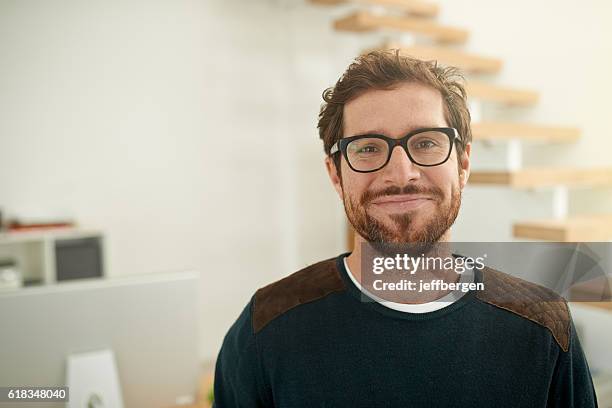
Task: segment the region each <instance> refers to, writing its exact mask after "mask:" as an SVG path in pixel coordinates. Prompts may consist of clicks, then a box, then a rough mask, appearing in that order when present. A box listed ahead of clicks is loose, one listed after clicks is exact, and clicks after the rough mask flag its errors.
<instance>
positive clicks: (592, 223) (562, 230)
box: [512, 214, 612, 242]
mask: <svg viewBox="0 0 612 408" xmlns="http://www.w3.org/2000/svg"><path fill="white" fill-rule="evenodd" d="M512 230H513V235H514V236H515V237H517V238H529V239H539V240H545V241H555V242H588V241H607V240H610V239H612V214H601V215H598V214H595V215H577V216H572V217H567V218H563V219H546V220H532V221H520V222H515V223H514V225H513V226H512Z"/></svg>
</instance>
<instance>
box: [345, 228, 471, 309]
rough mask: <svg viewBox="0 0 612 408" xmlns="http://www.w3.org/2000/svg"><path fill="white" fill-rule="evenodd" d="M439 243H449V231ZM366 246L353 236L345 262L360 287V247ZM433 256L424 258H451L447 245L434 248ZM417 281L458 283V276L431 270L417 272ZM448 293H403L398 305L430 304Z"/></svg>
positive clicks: (362, 241) (448, 272)
mask: <svg viewBox="0 0 612 408" xmlns="http://www.w3.org/2000/svg"><path fill="white" fill-rule="evenodd" d="M438 242H439V243H444V242H450V229H449V230H447V231H446V232H445V233H444V235H443V236H442V237H441V238H440V240H438ZM363 244H367V241H366V240H365V239H363V237H361V236H360V235H359V234H358V233H356V232H355V233H354V234H353V251H352V252H351V254H350V255H348V256H347V258H346V262H347V265H348V267H349V269H350V271H348V273H351V274H352V275H353V276H354V277H355V280H357V282H359V283H360V284H361V285H362V287H363V286H364V284H363V279H362V257H363V255H364V254H363V252H362V251H363V248H362V245H363ZM435 248H436V249H435V254H430V253H427V254H425V256H435V257H452V253H451V251H450V246H449V245H439V246H435ZM413 276H415V277H417V279H418V280H422V281H432V280H434V279H442V280H444V282H449V283H450V282H457V281H459V278H460V277H459V275H458V274H457V273H456V272H455V271H453V270H442V271H439V270H438V271H433V270H419V272H418V273H417V274H415V275H413ZM447 293H449V291H448V290H446V291H431V292H427V293H410V292H409V293H403V294H402V299H403V300H402V301H401V302H400V303H414V304H419V303H427V302H431V301H433V300H435V299H438V298H440V297H442V296H444V295H446V294H447Z"/></svg>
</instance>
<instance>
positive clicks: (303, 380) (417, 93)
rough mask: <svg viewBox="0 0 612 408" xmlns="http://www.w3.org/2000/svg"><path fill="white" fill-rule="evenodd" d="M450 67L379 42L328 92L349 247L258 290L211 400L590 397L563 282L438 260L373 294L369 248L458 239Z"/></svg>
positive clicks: (336, 402)
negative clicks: (403, 293) (417, 281)
mask: <svg viewBox="0 0 612 408" xmlns="http://www.w3.org/2000/svg"><path fill="white" fill-rule="evenodd" d="M457 79H458V72H457V71H456V70H455V69H452V68H440V67H437V66H436V65H435V64H434V63H431V62H424V61H419V60H416V59H412V58H409V57H406V56H402V55H400V54H399V52H372V53H369V54H366V55H363V56H360V57H359V58H357V59H356V61H355V62H354V63H353V64H351V65H350V66H349V67H348V69H347V71H346V72H345V73H344V74H343V76H342V77H341V78H340V79H339V80H338V82H337V83H336V85H335V86H334V87H333V88H330V89H328V90H326V91H325V92H324V94H323V98H324V100H325V102H326V103H325V104H324V105H323V107H322V109H321V113H320V117H319V133H320V137H321V139H322V140H323V144H324V150H325V152H326V155H327V157H326V159H325V164H326V167H327V171H328V173H329V176H330V179H331V182H332V184H333V186H334V188H335V189H336V191H337V193H338V195H339V197H340V199H341V200H342V202H343V203H344V207H345V210H346V215H347V217H348V219H349V221H350V223H351V225H352V226H353V228H354V230H355V232H356V234H355V243H354V250H353V251H352V252H351V253H350V254H342V255H340V256H337V257H333V258H330V259H327V260H324V261H321V262H318V263H315V264H313V265H310V266H308V267H307V268H304V269H302V270H300V271H298V272H295V273H294V274H292V275H290V276H288V277H286V278H284V279H281V280H280V281H277V282H275V283H272V284H270V285H268V286H266V287H263V288H261V289H259V290H258V291H257V292H256V293H255V294H254V296H253V298H252V299H251V301H250V302H249V303H248V305H247V306H246V307H245V309H244V311H243V312H242V314H241V315H240V317H239V318H238V320H237V321H236V322H235V323H234V325H233V326H232V327H231V329H230V330H229V332H228V333H227V335H226V337H225V339H224V342H223V346H222V348H221V351H220V353H219V358H218V360H217V365H216V374H215V389H214V393H215V406H217V407H219V408H221V407H451V406H452V407H496V408H499V407H513V408H516V407H593V406H596V404H597V403H596V399H595V394H594V390H593V385H592V381H591V377H590V374H589V370H588V365H587V362H586V359H585V357H584V354H583V351H582V349H581V346H580V343H579V340H578V337H577V336H576V331H575V328H574V326H573V323H572V319H571V316H570V314H569V310H568V307H567V303H566V302H565V301H564V300H563V299H562V298H560V297H559V296H557V295H556V294H555V293H554V292H552V291H550V290H547V289H545V288H542V287H540V286H537V285H534V284H531V283H528V282H526V281H523V280H520V279H517V278H514V277H511V276H509V275H506V274H504V273H501V272H499V271H496V270H494V269H491V268H488V267H483V268H480V269H479V268H472V270H471V272H472V273H471V274H462V275H461V276H458V275H457V274H455V275H454V276H455V278H453V276H452V274H448V273H445V272H444V271H442V273H441V275H440V276H442V277H444V279H441V280H439V281H440V282H438V284H437V285H436V286H435V288H434V289H432V290H430V291H426V293H425V294H423V293H422V292H419V294H418V295H417V293H416V291H414V292H412V293H408V296H407V297H404V298H402V299H401V300H399V301H397V300H398V299H395V298H394V300H393V301H389V298H386V297H385V296H382V295H381V296H377V295H376V294H373V293H372V291H373V290H374V289H376V288H375V287H374V286H376V285H374V286H373V285H372V284H371V283H372V282H371V279H370V278H371V277H372V273H371V272H372V269H368V268H367V267H366V268H365V269H364V265H366V266H367V265H369V264H368V263H367V262H364V259H365V258H366V254H365V253H364V252H366V251H369V250H370V249H371V248H372V247H373V248H374V249H373V250H374V252H376V251H378V250H380V252H379V253H385V251H386V250H387V249H388V248H387V247H386V246H387V245H391V244H402V243H406V244H410V243H415V244H419V245H421V246H420V247H419V248H420V249H424V251H426V252H427V251H429V250H431V248H432V246H433V245H434V244H437V243H444V242H449V241H450V239H451V235H450V234H451V226H452V224H453V223H454V221H455V219H456V217H457V214H458V212H459V208H460V204H461V192H462V190H463V188H464V187H465V185H466V183H467V180H468V176H469V172H470V152H471V131H470V116H469V112H468V110H467V107H466V94H465V91H464V88H463V86H462V85H461V83H460V82H459V81H458V80H457ZM368 245H371V247H368ZM428 253H429V252H428ZM459 258H460V257H459V256H455V258H454V259H459ZM395 271H396V272H397V266H396V267H395ZM420 276H425V275H420ZM368 282H369V283H368ZM446 283H453V284H460V283H461V284H470V283H471V284H480V285H481V286H482V287H484V289H483V290H470V291H468V292H465V291H456V290H449V289H444V288H441V285H443V284H446ZM379 284H380V282H379ZM432 287H433V285H432ZM364 299H365V300H364ZM385 299H386V300H385Z"/></svg>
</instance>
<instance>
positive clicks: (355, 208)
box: [326, 82, 471, 243]
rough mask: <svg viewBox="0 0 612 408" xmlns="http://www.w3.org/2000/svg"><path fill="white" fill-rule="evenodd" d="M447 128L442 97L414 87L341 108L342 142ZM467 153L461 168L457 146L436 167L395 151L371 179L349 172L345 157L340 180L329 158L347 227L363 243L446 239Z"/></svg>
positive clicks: (456, 206)
mask: <svg viewBox="0 0 612 408" xmlns="http://www.w3.org/2000/svg"><path fill="white" fill-rule="evenodd" d="M447 126H449V125H448V123H447V122H446V120H445V118H444V110H443V102H442V96H441V94H440V93H439V92H438V91H437V90H436V89H434V88H430V87H427V86H425V85H422V84H419V83H414V82H406V83H402V84H399V85H397V86H396V87H395V88H394V89H391V90H370V91H367V92H365V93H364V94H362V95H360V96H359V97H357V98H355V99H353V100H351V101H350V102H348V103H347V104H346V105H345V106H344V137H349V136H354V135H359V134H364V133H378V134H383V135H386V136H389V137H392V138H395V139H398V138H401V137H403V136H405V135H406V134H407V133H409V132H410V131H413V130H415V129H419V128H425V127H447ZM470 148H471V146H470V145H468V146H467V148H466V151H465V153H464V154H463V157H462V160H461V165H459V164H458V157H457V150H456V146H454V147H453V150H452V153H451V156H450V157H449V159H448V160H447V161H446V162H445V163H444V164H441V165H439V166H434V167H421V166H419V165H416V164H414V163H412V162H411V161H410V159H409V158H408V156H407V155H406V152H405V150H403V149H402V148H400V147H399V146H398V147H396V148H395V149H393V152H392V154H391V158H390V160H389V163H387V165H386V166H385V167H383V168H382V169H380V170H378V171H375V172H372V173H357V172H355V171H353V170H351V168H350V167H349V166H348V164H347V163H346V160H345V159H344V157H343V158H342V160H341V172H342V179H339V178H338V177H337V175H336V171H335V168H334V165H333V161H332V160H331V159H330V158H327V159H326V165H327V170H328V173H329V175H330V178H331V179H332V183H333V184H334V187H335V188H336V191H337V192H338V194H339V195H340V197H341V199H342V201H343V202H344V208H345V210H346V214H347V217H348V219H349V221H350V222H351V224H352V225H353V228H354V229H355V231H357V233H358V234H359V235H360V236H361V237H363V238H364V239H365V240H366V241H368V242H388V243H407V242H423V243H432V242H438V241H443V240H446V239H448V234H449V233H450V231H449V228H450V227H451V225H452V224H453V223H454V221H455V219H456V217H457V214H458V212H459V207H460V205H461V190H462V189H463V187H464V186H465V183H466V181H467V177H468V174H469V154H470Z"/></svg>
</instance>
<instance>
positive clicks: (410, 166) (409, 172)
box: [382, 146, 421, 187]
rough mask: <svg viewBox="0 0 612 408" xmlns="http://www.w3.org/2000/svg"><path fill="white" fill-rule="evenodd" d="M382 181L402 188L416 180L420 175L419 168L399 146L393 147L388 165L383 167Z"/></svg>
mask: <svg viewBox="0 0 612 408" xmlns="http://www.w3.org/2000/svg"><path fill="white" fill-rule="evenodd" d="M382 170H383V175H382V176H383V178H384V180H383V181H389V182H390V183H392V184H395V185H397V186H400V187H403V186H405V185H407V184H409V183H410V182H414V181H415V180H417V179H418V178H419V177H420V175H421V172H420V169H419V166H418V165H416V164H414V163H413V162H412V161H411V160H410V158H409V157H408V154H407V153H406V151H405V150H404V149H403V148H402V147H401V146H395V148H394V149H393V151H392V152H391V157H390V158H389V163H387V165H386V166H385V167H383V169H382Z"/></svg>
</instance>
